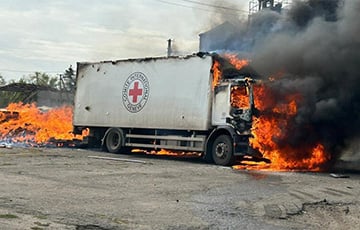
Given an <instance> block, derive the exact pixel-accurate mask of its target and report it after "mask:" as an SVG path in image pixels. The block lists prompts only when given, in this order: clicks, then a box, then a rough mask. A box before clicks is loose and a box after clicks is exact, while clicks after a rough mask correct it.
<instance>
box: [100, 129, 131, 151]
mask: <svg viewBox="0 0 360 230" xmlns="http://www.w3.org/2000/svg"><path fill="white" fill-rule="evenodd" d="M113 130H118V131H119V133H120V135H121V146H124V145H125V135H124V131H123V129H122V128H119V127H110V128H108V129H107V130H106V132H105V133H104V136H103V137H102V139H101V146H102V147H104V145H105V140H106V136H107V135H108V134H109V133H110V132H111V131H113Z"/></svg>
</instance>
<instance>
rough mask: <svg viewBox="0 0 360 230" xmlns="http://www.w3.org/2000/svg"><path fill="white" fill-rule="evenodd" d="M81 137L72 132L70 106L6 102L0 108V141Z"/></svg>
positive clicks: (36, 141) (35, 141) (31, 142)
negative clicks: (47, 106) (7, 103)
mask: <svg viewBox="0 0 360 230" xmlns="http://www.w3.org/2000/svg"><path fill="white" fill-rule="evenodd" d="M74 138H76V139H82V136H74V135H73V134H72V107H70V106H64V107H61V108H54V109H50V110H47V111H41V110H40V109H39V108H38V107H36V105H35V104H22V103H14V104H10V105H9V106H8V107H7V108H6V110H3V111H1V112H0V141H3V142H8V143H9V142H10V143H20V142H21V143H26V144H28V145H37V144H46V143H48V142H50V141H54V140H58V141H59V140H61V141H66V140H73V139H74Z"/></svg>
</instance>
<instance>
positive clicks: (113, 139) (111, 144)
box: [105, 128, 123, 153]
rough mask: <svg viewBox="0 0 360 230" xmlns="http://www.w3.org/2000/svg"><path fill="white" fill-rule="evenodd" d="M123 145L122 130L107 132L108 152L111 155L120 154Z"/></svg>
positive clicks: (112, 129)
mask: <svg viewBox="0 0 360 230" xmlns="http://www.w3.org/2000/svg"><path fill="white" fill-rule="evenodd" d="M122 143H123V133H122V131H121V129H118V128H111V129H109V130H108V131H107V134H106V137H105V146H106V150H107V151H108V152H110V153H118V152H119V151H120V150H121V148H122V147H123V146H122Z"/></svg>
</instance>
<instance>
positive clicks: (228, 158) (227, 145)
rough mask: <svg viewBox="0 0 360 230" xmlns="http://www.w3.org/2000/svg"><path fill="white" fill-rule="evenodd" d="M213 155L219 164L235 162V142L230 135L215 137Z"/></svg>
mask: <svg viewBox="0 0 360 230" xmlns="http://www.w3.org/2000/svg"><path fill="white" fill-rule="evenodd" d="M212 157H213V159H214V162H215V164H217V165H224V166H227V165H231V164H233V163H234V162H235V157H234V153H233V144H232V140H231V138H230V136H229V135H220V136H218V137H217V138H216V139H215V141H214V143H213V147H212Z"/></svg>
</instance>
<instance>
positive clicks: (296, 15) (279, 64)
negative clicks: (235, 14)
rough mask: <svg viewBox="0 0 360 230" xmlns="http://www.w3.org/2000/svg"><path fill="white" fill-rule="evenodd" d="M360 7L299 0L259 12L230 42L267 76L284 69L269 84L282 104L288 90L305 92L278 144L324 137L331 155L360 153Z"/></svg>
mask: <svg viewBox="0 0 360 230" xmlns="http://www.w3.org/2000/svg"><path fill="white" fill-rule="evenodd" d="M359 12H360V1H358V0H346V1H344V0H308V1H299V2H295V3H294V4H293V5H292V7H291V8H290V9H289V10H287V11H285V10H283V11H282V13H281V14H279V13H277V12H274V11H271V10H264V11H262V12H259V13H257V14H256V15H254V16H252V18H251V21H250V23H249V26H248V30H247V31H246V33H242V34H237V36H234V37H233V38H232V40H231V39H230V40H228V41H227V42H228V43H227V49H228V50H232V51H236V50H237V51H238V52H239V53H243V52H244V51H246V52H247V55H248V57H250V59H251V60H252V67H254V68H255V69H256V70H257V71H258V72H259V73H260V74H261V75H262V76H265V78H264V79H266V78H267V76H272V75H279V73H281V75H282V77H281V78H279V79H278V80H277V81H274V82H271V83H270V82H269V83H268V87H270V88H271V89H272V91H273V92H276V93H274V94H273V95H272V96H274V97H276V100H277V101H279V103H280V102H281V101H283V97H284V96H285V95H287V94H288V93H291V92H296V93H299V94H301V95H302V100H301V102H300V104H299V108H298V114H297V115H296V117H295V118H294V120H293V124H292V125H291V127H289V128H288V130H286V131H287V133H288V135H287V138H286V139H284V140H279V142H280V143H279V144H280V145H281V144H282V143H281V142H284V144H285V142H287V143H286V144H289V143H290V144H291V145H292V146H293V147H297V146H298V147H299V148H301V147H302V146H303V145H304V144H307V143H310V144H311V143H317V142H320V143H323V144H324V146H325V149H326V151H327V152H329V153H331V155H332V159H333V160H334V159H337V158H339V157H340V155H341V154H343V153H344V152H346V153H348V154H350V155H351V154H352V155H353V156H354V157H355V156H357V157H358V156H359V155H360V149H358V146H359V145H358V144H357V143H358V140H360V14H359ZM235 34H236V33H235Z"/></svg>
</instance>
